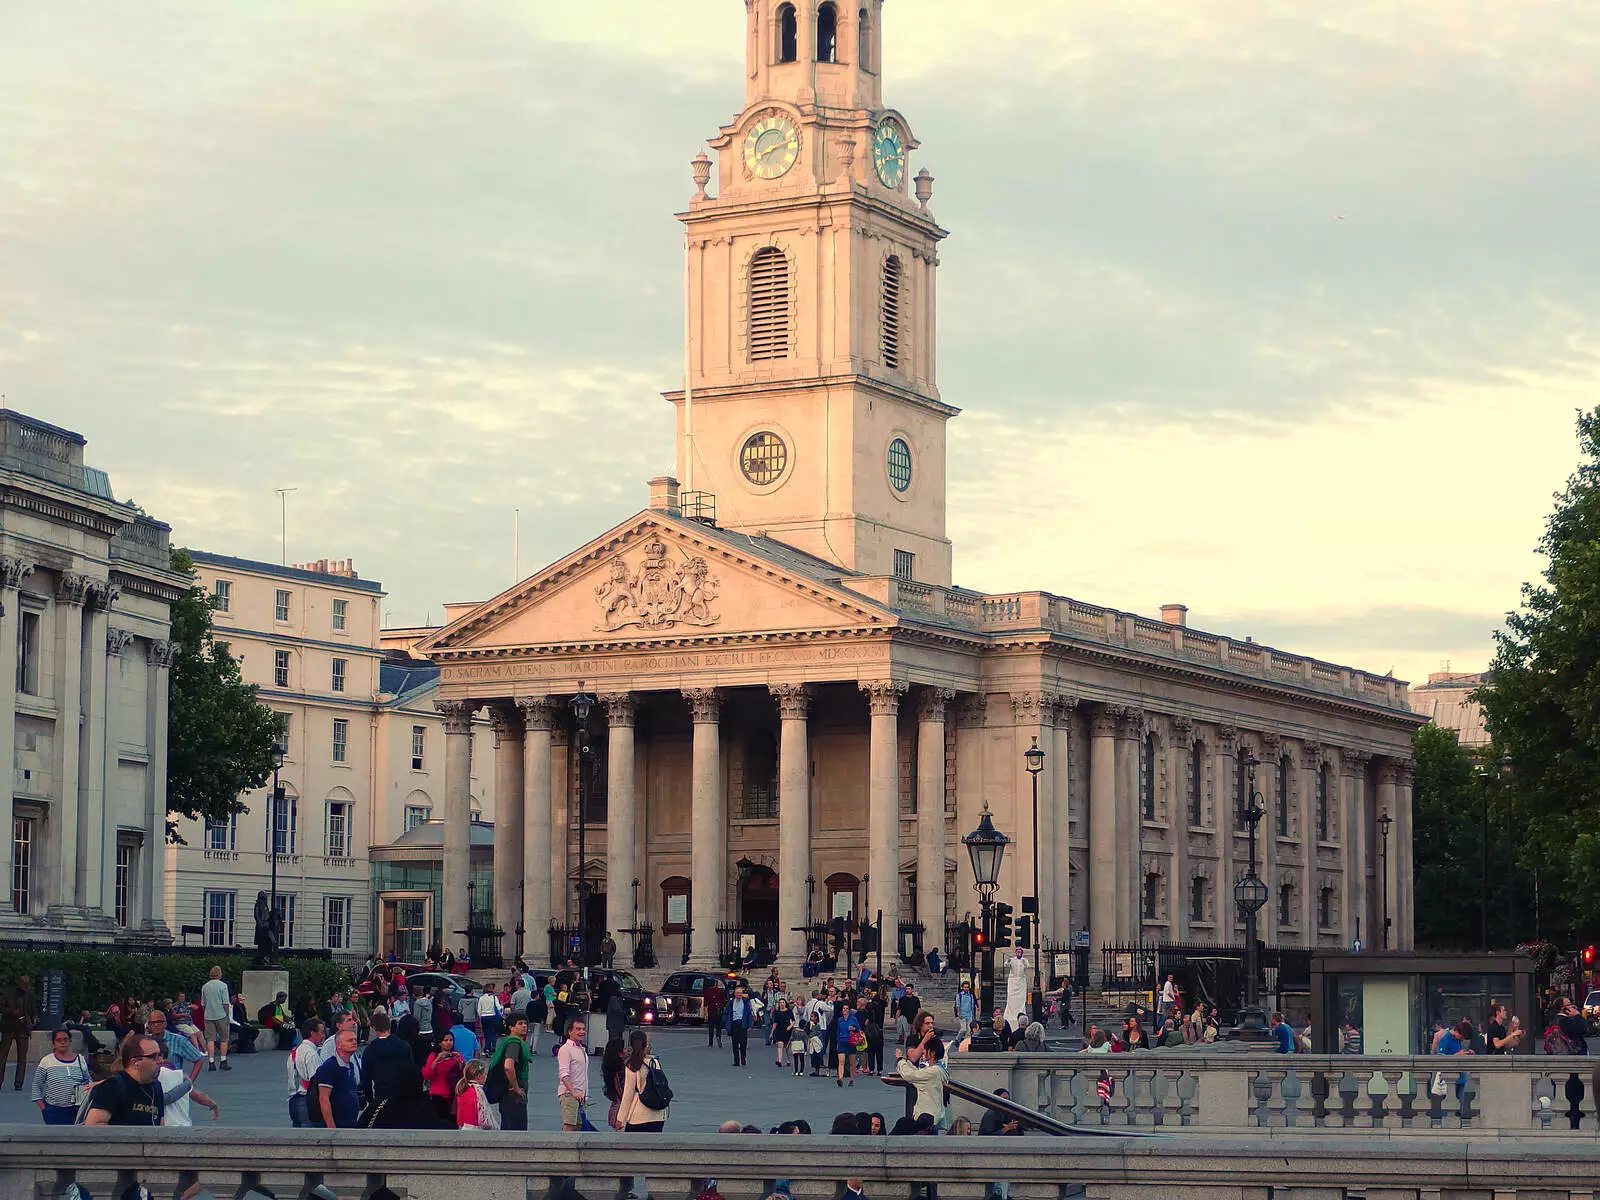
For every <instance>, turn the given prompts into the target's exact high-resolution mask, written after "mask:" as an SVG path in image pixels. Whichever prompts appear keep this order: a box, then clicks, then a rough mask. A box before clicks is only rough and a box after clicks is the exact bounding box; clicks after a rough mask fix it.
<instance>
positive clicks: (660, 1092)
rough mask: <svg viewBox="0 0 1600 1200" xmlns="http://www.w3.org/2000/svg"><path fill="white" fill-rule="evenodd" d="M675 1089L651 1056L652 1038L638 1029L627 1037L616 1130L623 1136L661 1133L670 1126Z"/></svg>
mask: <svg viewBox="0 0 1600 1200" xmlns="http://www.w3.org/2000/svg"><path fill="white" fill-rule="evenodd" d="M671 1102H672V1089H671V1088H669V1087H668V1086H667V1076H666V1072H664V1071H663V1070H662V1069H661V1064H660V1063H659V1062H658V1061H657V1060H656V1058H655V1056H654V1055H653V1054H651V1053H650V1035H649V1034H647V1033H646V1032H645V1031H644V1030H642V1029H635V1030H634V1031H633V1032H632V1033H630V1034H629V1035H628V1053H627V1055H626V1056H625V1057H624V1059H623V1083H622V1103H621V1104H620V1105H618V1106H617V1128H618V1129H620V1130H622V1131H623V1132H624V1133H660V1132H661V1130H662V1127H663V1126H665V1125H666V1123H667V1109H668V1106H669V1105H670V1104H671Z"/></svg>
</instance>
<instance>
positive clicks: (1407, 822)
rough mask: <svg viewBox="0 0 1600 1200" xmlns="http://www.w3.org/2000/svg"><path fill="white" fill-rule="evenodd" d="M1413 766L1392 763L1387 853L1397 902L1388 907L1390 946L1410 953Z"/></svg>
mask: <svg viewBox="0 0 1600 1200" xmlns="http://www.w3.org/2000/svg"><path fill="white" fill-rule="evenodd" d="M1416 778H1417V768H1416V764H1415V763H1413V762H1411V761H1410V760H1409V759H1408V760H1406V761H1404V762H1399V763H1396V764H1395V775H1394V809H1395V811H1394V820H1395V824H1394V831H1393V834H1392V836H1391V838H1390V841H1389V853H1391V854H1393V855H1394V866H1395V873H1394V879H1395V884H1396V886H1395V891H1396V892H1398V893H1399V900H1398V901H1396V900H1394V899H1393V898H1391V900H1390V904H1392V905H1393V906H1394V910H1395V918H1394V930H1393V932H1392V936H1391V937H1390V939H1389V942H1390V945H1392V946H1394V947H1395V948H1396V949H1398V950H1413V949H1415V948H1416V894H1415V892H1414V891H1413V885H1414V883H1415V880H1414V878H1413V877H1412V873H1411V872H1412V862H1411V845H1412V832H1413V831H1412V823H1411V817H1412V813H1411V788H1412V785H1413V784H1414V783H1415V782H1416Z"/></svg>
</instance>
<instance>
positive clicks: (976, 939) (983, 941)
mask: <svg viewBox="0 0 1600 1200" xmlns="http://www.w3.org/2000/svg"><path fill="white" fill-rule="evenodd" d="M988 946H989V935H988V934H986V933H985V932H984V931H983V930H981V929H974V930H973V931H972V952H973V953H974V954H982V953H983V952H984V950H986V949H987V948H988Z"/></svg>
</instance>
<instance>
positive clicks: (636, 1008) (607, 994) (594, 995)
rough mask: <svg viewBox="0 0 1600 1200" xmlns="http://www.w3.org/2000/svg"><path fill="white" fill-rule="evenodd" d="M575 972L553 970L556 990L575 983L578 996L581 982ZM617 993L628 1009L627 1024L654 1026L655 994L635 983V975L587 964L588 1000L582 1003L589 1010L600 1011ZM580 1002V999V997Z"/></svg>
mask: <svg viewBox="0 0 1600 1200" xmlns="http://www.w3.org/2000/svg"><path fill="white" fill-rule="evenodd" d="M579 975H580V973H579V972H577V971H572V970H567V971H557V972H556V978H555V985H556V992H557V993H558V994H559V993H560V992H562V991H563V990H568V991H570V990H571V989H572V987H573V985H575V984H576V985H577V987H578V989H579V994H580V997H581V994H582V991H583V984H582V982H581V980H580V978H579ZM617 992H621V993H622V1000H623V1003H624V1004H626V1005H627V1008H628V1024H630V1025H654V1024H655V1023H656V1003H657V1002H656V996H655V994H654V993H653V992H650V991H647V990H646V989H645V986H644V984H642V983H640V982H639V977H638V976H637V975H635V974H634V973H633V972H632V971H623V970H617V969H613V968H610V967H590V968H589V981H588V993H589V994H588V1001H587V1003H586V1004H583V1007H585V1008H586V1009H587V1010H588V1011H589V1012H595V1013H603V1012H605V1011H606V1009H607V1008H608V1007H609V1006H610V1004H611V997H612V996H613V995H615V994H616V993H617ZM579 1002H580V1004H582V1003H583V1002H582V1000H581V999H580V1001H579Z"/></svg>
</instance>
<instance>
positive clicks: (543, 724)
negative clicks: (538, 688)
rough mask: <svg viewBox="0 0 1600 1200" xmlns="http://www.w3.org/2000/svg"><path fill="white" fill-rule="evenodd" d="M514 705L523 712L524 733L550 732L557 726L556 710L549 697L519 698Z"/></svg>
mask: <svg viewBox="0 0 1600 1200" xmlns="http://www.w3.org/2000/svg"><path fill="white" fill-rule="evenodd" d="M513 703H514V704H515V705H516V706H517V707H518V708H520V709H521V710H522V728H523V730H524V732H528V733H549V732H550V728H551V726H552V725H554V724H555V719H556V710H555V704H554V703H553V702H552V701H551V699H550V697H549V696H518V697H517V698H516V700H514V701H513Z"/></svg>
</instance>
